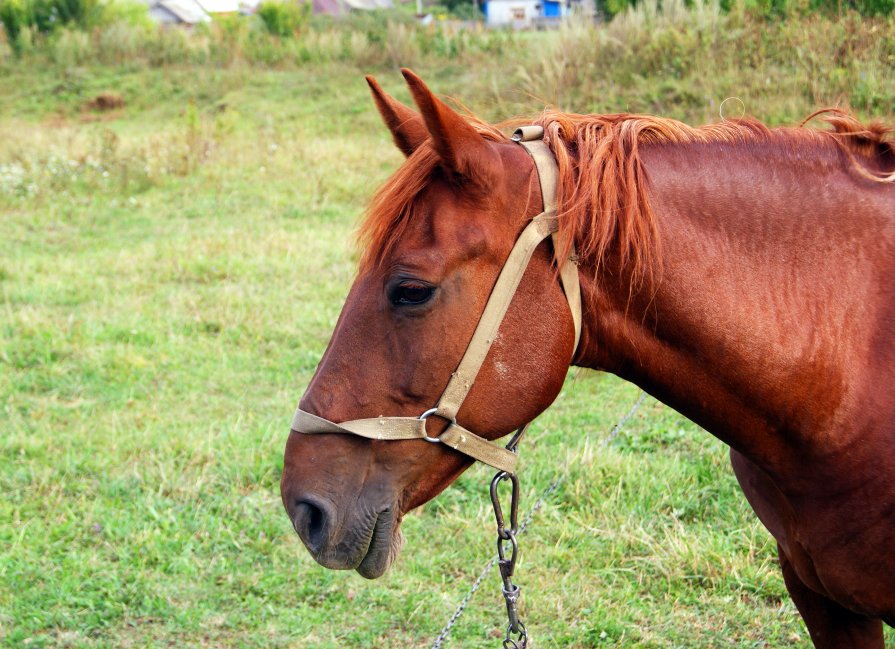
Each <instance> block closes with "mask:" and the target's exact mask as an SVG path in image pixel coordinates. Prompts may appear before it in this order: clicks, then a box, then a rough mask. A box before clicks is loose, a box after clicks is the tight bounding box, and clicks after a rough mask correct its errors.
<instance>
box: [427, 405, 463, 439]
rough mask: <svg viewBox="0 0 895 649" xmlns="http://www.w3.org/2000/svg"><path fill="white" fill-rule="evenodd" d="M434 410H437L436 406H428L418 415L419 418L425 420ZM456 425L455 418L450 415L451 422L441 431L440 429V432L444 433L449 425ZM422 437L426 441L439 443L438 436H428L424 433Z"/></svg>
mask: <svg viewBox="0 0 895 649" xmlns="http://www.w3.org/2000/svg"><path fill="white" fill-rule="evenodd" d="M436 412H438V408H429V409H428V410H427V411H426V412H424V413H423V414H421V415H420V416H419V420H420V421H426V420H427V419H428V418H429V417H430V416H432V415H434V414H435V413H436ZM439 416H440V415H439ZM456 425H457V418H456V417H452V418H451V423H449V424H448V427H447V428H445V429H444V430H443V431H441V434H442V435H444V433H445V432H446V431H447V429H448V428H450V427H451V426H456ZM423 430H425V427H424V428H423ZM423 439H424V440H426V441H427V442H431V443H433V444H441V438H440V437H429V435H428V434H426V435H423Z"/></svg>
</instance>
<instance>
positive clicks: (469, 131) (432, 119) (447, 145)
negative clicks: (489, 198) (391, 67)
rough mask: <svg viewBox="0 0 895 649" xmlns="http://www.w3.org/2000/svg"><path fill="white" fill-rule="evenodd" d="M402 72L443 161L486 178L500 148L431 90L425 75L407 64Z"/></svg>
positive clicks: (475, 177) (459, 170)
mask: <svg viewBox="0 0 895 649" xmlns="http://www.w3.org/2000/svg"><path fill="white" fill-rule="evenodd" d="M401 74H403V75H404V79H405V80H406V81H407V85H408V87H409V88H410V93H411V94H412V95H413V100H414V101H415V102H416V105H417V106H418V107H419V109H420V113H421V114H422V116H423V120H425V122H426V128H427V129H428V130H429V135H430V136H431V137H432V145H433V146H434V147H435V151H436V152H437V153H438V155H439V157H440V158H441V160H442V162H443V163H444V165H445V166H446V167H447V168H448V169H450V170H452V171H455V172H456V173H458V174H460V175H462V176H464V177H466V178H469V179H472V180H480V181H486V180H487V179H488V178H489V177H490V175H491V174H490V172H491V171H492V169H493V168H494V165H496V164H497V152H496V151H495V150H494V149H493V148H492V147H491V146H490V145H489V144H488V143H487V142H486V141H485V138H483V137H482V136H481V135H480V134H479V132H478V131H476V130H475V128H473V127H472V126H471V125H470V124H469V122H467V121H466V120H465V119H464V118H463V117H461V116H460V115H459V114H458V113H457V112H456V111H454V110H453V109H452V108H450V107H449V106H448V105H447V104H445V103H444V102H443V101H441V100H440V99H438V97H436V96H435V95H434V94H432V91H431V90H429V88H428V87H426V84H425V83H423V80H422V79H420V78H419V77H418V76H416V75H415V74H414V73H413V72H411V71H410V70H408V69H407V68H402V69H401Z"/></svg>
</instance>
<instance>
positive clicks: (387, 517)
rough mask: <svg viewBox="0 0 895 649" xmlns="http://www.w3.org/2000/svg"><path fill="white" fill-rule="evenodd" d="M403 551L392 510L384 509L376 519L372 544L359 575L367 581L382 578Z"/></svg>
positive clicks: (371, 539)
mask: <svg viewBox="0 0 895 649" xmlns="http://www.w3.org/2000/svg"><path fill="white" fill-rule="evenodd" d="M400 549H401V533H400V532H399V531H398V529H397V521H396V520H395V516H394V515H393V513H392V510H391V509H384V510H382V511H381V512H379V516H377V517H376V523H375V524H374V525H373V530H372V531H371V532H370V544H369V546H368V547H367V552H366V554H365V555H364V558H363V559H361V562H360V563H359V564H358V566H357V568H355V570H357V572H358V574H359V575H361V576H362V577H365V578H367V579H376V578H377V577H381V576H382V575H383V574H384V573H385V571H386V570H388V567H389V566H390V565H391V563H392V561H393V560H394V558H395V557H396V556H397V554H398V551H399V550H400Z"/></svg>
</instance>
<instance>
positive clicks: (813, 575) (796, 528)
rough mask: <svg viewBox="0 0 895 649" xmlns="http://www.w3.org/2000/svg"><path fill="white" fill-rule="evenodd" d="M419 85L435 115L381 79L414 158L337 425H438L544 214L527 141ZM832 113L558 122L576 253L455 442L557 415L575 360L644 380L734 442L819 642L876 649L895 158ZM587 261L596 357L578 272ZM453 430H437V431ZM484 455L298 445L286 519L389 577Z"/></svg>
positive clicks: (889, 431) (336, 361)
mask: <svg viewBox="0 0 895 649" xmlns="http://www.w3.org/2000/svg"><path fill="white" fill-rule="evenodd" d="M404 76H405V78H406V80H407V83H408V85H409V87H410V91H411V93H412V96H413V98H414V100H415V102H416V104H417V106H418V108H419V113H417V112H416V111H413V110H411V109H410V108H408V107H406V106H403V105H402V104H400V103H398V102H397V101H395V100H394V99H392V98H391V97H389V96H387V95H386V94H384V93H383V92H382V90H381V89H380V88H379V86H378V85H377V84H376V83H375V81H373V80H372V79H368V81H369V83H370V86H371V88H372V90H373V96H374V99H375V100H376V104H377V107H378V108H379V112H380V113H381V114H382V116H383V118H384V120H385V123H386V125H387V126H388V128H389V129H390V131H391V133H392V135H393V137H394V140H395V143H396V144H397V145H398V147H399V148H400V149H401V150H402V151H403V152H404V153H405V154H406V156H407V160H406V162H405V163H404V165H403V166H401V168H400V169H399V170H398V171H397V173H396V174H395V175H394V176H393V177H392V178H391V179H390V180H389V181H388V182H387V183H386V185H385V186H384V187H382V188H381V189H380V190H379V192H378V193H377V194H376V196H375V198H374V199H373V202H372V205H371V208H370V211H369V214H368V216H367V219H366V222H365V223H364V226H363V228H362V233H363V235H364V238H365V241H366V244H367V248H366V252H365V254H364V255H363V257H362V260H361V264H360V269H359V272H358V276H357V278H356V280H355V282H354V285H353V286H352V288H351V291H350V293H349V295H348V298H347V300H346V302H345V306H344V309H343V311H342V314H341V316H340V317H339V320H338V323H337V325H336V329H335V332H334V334H333V337H332V340H331V341H330V344H329V347H328V348H327V350H326V353H325V354H324V356H323V359H322V360H321V361H320V365H319V367H318V368H317V372H316V374H315V375H314V378H313V380H312V381H311V384H310V385H309V386H308V389H307V391H306V392H305V394H304V396H303V397H302V400H301V404H300V408H301V409H302V410H303V411H305V412H306V413H312V414H313V415H319V416H320V417H321V418H322V419H321V420H320V421H324V422H346V421H349V420H356V419H358V418H375V417H378V416H380V415H386V416H388V417H393V416H404V417H406V418H410V417H418V416H419V415H420V414H421V413H423V412H424V411H426V410H428V409H430V408H431V407H432V404H433V403H434V402H435V401H436V400H437V399H438V397H439V395H440V394H442V392H443V391H444V390H445V386H446V385H447V384H448V382H449V380H451V377H452V372H454V371H455V368H457V364H458V361H459V359H460V358H461V357H463V355H464V350H466V348H467V344H468V343H469V341H470V338H471V336H472V335H473V331H474V330H475V329H476V325H477V322H478V319H479V315H478V314H480V313H482V311H483V309H484V308H485V304H486V302H487V301H488V299H489V294H490V293H491V291H492V287H493V286H494V285H495V279H496V278H497V276H498V273H499V272H500V270H501V267H502V266H503V264H504V262H505V260H506V259H507V257H508V255H509V253H510V250H511V249H512V248H513V246H514V242H515V241H516V239H517V237H518V236H519V234H520V232H521V231H522V230H523V228H525V226H526V223H527V222H528V221H529V220H531V219H532V217H533V216H534V215H536V214H538V213H539V212H541V206H542V197H541V188H540V185H539V181H538V174H537V172H536V169H535V165H534V164H533V162H532V158H531V157H530V156H529V155H528V154H527V152H526V151H525V150H523V148H522V147H520V146H519V145H518V144H516V143H514V142H511V141H510V140H508V139H507V138H506V137H505V136H504V135H502V134H501V132H500V131H498V130H497V129H496V128H494V127H491V126H489V125H487V124H484V123H482V122H480V121H478V120H476V119H474V118H471V117H461V116H460V115H458V114H457V113H456V112H454V111H453V110H452V109H450V108H449V107H448V106H446V105H445V104H444V103H443V102H441V101H440V100H439V99H437V98H436V97H435V96H434V95H433V94H432V93H431V92H430V91H429V89H428V88H427V87H426V86H425V85H424V84H423V82H422V81H421V80H420V79H419V78H418V77H416V76H415V75H413V73H411V72H409V71H406V70H405V71H404ZM825 119H826V121H827V122H828V123H829V124H830V126H831V128H828V129H826V130H815V129H808V128H797V129H773V130H771V129H768V128H766V127H765V126H763V125H762V124H760V123H759V122H757V121H752V120H740V121H724V122H721V123H718V124H714V125H711V126H704V127H701V128H690V127H688V126H685V125H683V124H681V123H678V122H675V121H672V120H668V119H661V118H657V117H648V116H638V115H603V116H584V115H573V114H565V113H558V112H549V111H548V112H546V113H544V114H543V115H542V116H540V117H539V118H538V119H537V120H536V124H538V125H540V126H542V127H543V129H544V133H545V135H544V140H545V141H546V143H547V145H548V146H549V147H550V150H551V151H552V153H553V156H554V157H555V159H556V162H557V164H558V169H559V174H558V183H557V200H558V217H559V218H558V221H559V233H558V239H557V242H556V244H555V245H553V246H552V245H551V244H550V243H549V242H545V243H543V244H541V245H539V246H538V248H537V249H536V250H535V253H534V256H533V258H532V260H531V263H530V264H529V266H528V268H527V270H526V271H525V275H524V277H523V278H522V281H521V283H520V284H519V287H518V290H517V291H516V293H515V296H514V297H513V299H512V303H511V304H510V307H509V310H508V312H507V314H506V317H505V318H504V319H503V323H502V325H501V326H500V329H499V333H498V334H497V335H496V336H495V337H494V340H493V341H490V340H489V341H488V342H489V343H491V342H493V344H492V345H491V347H490V350H489V351H488V352H487V357H486V358H485V359H484V363H483V364H482V367H481V370H480V372H479V373H478V376H477V378H475V381H474V384H473V385H471V386H468V388H469V394H468V398H467V399H466V400H465V402H463V405H462V407H461V408H460V410H459V413H457V416H456V422H457V423H456V425H458V426H462V427H463V428H464V429H465V430H468V431H474V432H475V433H476V434H477V435H479V436H481V437H484V438H487V439H489V440H492V439H496V438H499V437H501V436H503V435H506V434H507V433H509V432H511V431H512V430H513V429H514V428H516V427H518V426H520V425H522V424H524V423H526V422H528V421H530V420H531V419H533V418H534V417H535V416H537V415H538V413H540V412H541V411H543V410H544V409H546V408H547V407H548V406H549V405H550V403H551V402H552V401H553V400H554V398H555V397H556V395H557V394H558V392H559V390H560V387H561V385H562V383H563V379H564V376H565V374H566V371H567V368H568V367H569V365H570V364H574V365H578V366H582V367H589V368H595V369H599V370H605V371H609V372H613V373H615V374H617V375H619V376H621V377H623V378H625V379H627V380H629V381H632V382H633V383H635V384H637V385H638V386H640V387H642V388H643V389H644V390H645V391H647V392H649V393H650V394H652V395H653V396H655V397H656V398H658V399H660V400H661V401H663V402H664V403H666V404H668V405H669V406H671V407H672V408H674V409H676V410H678V411H679V412H681V413H682V414H684V415H685V416H687V417H689V418H690V419H692V420H693V421H695V422H696V423H698V424H699V425H700V426H702V427H703V428H705V429H706V430H708V431H709V432H711V433H712V434H714V435H716V436H717V437H719V438H720V439H721V440H723V441H724V442H725V443H727V444H728V445H729V446H730V448H731V452H730V453H731V460H732V463H733V468H734V471H735V473H736V476H737V478H738V480H739V482H740V485H741V486H742V488H743V491H744V492H745V494H746V498H747V499H748V501H749V503H750V504H751V505H752V507H753V508H754V510H755V512H756V513H757V514H758V517H759V518H760V519H761V521H762V522H763V523H764V525H765V526H766V527H767V528H768V530H769V531H770V532H771V534H772V535H773V536H774V538H775V539H776V540H777V543H778V547H779V557H780V565H781V567H782V570H783V576H784V579H785V581H786V586H787V588H788V589H789V592H790V594H791V595H792V598H793V600H794V601H795V603H796V606H797V607H798V609H799V611H800V612H801V614H802V616H803V617H804V619H805V622H806V624H807V626H808V630H809V632H810V634H811V637H812V639H813V641H814V643H815V645H816V646H818V647H861V648H863V647H877V648H878V647H882V646H883V630H882V622H881V620H882V621H886V622H887V623H888V624H890V625H893V624H895V551H893V550H895V423H893V420H895V186H893V180H895V172H893V170H895V149H893V146H892V145H891V144H890V142H889V141H888V140H887V135H888V131H887V129H885V128H884V127H882V126H879V125H872V126H862V125H861V124H859V123H858V122H857V121H856V120H854V119H853V118H851V117H849V116H847V115H845V114H842V113H840V112H836V111H828V112H827V114H826V117H825ZM573 246H574V249H575V250H576V251H577V262H578V276H579V280H580V283H581V298H582V302H583V314H584V317H583V326H582V330H581V337H580V343H579V344H578V346H577V348H575V342H574V338H575V334H574V330H573V323H572V316H571V315H570V309H569V306H568V304H567V298H566V295H565V294H564V292H563V289H562V286H561V283H560V282H559V281H558V268H557V264H556V263H555V261H554V258H555V259H561V260H565V259H566V258H567V257H568V255H569V254H570V251H571V250H572V249H573ZM454 425H455V422H452V421H450V419H445V418H442V417H440V416H438V414H437V413H436V415H435V416H432V417H429V418H428V420H427V421H424V422H423V424H422V426H423V434H426V435H429V436H431V437H432V438H434V437H437V436H438V435H440V434H442V433H443V432H445V431H446V430H447V429H450V428H451V427H452V426H454ZM333 426H335V425H334V424H333ZM299 427H301V426H299ZM305 432H308V431H305ZM312 432H321V431H319V430H318V431H312ZM332 432H337V431H335V429H334V430H333V431H332ZM343 432H344V431H343ZM471 462H472V460H471V458H470V457H468V456H467V455H465V454H463V453H460V452H458V451H455V450H452V449H451V448H448V446H447V445H446V444H428V443H425V442H424V441H420V440H418V439H402V440H399V441H393V440H389V441H377V440H370V439H364V438H362V437H358V436H355V435H345V434H321V435H306V434H302V431H300V430H295V429H293V431H292V433H291V434H290V436H289V440H288V443H287V445H286V454H285V468H284V472H283V478H282V497H283V503H284V505H285V507H286V510H287V511H288V513H289V516H290V518H291V519H292V521H293V524H294V527H295V529H296V531H297V532H298V534H299V535H300V536H301V538H302V540H303V541H304V543H305V545H306V546H307V547H308V549H309V550H310V552H311V554H312V555H313V556H314V558H315V559H316V560H317V561H318V562H320V563H321V564H322V565H324V566H327V567H330V568H342V569H356V570H357V571H358V572H359V573H360V574H362V575H364V576H365V577H370V578H373V577H377V576H379V575H381V574H382V573H383V572H384V571H385V570H386V568H387V567H388V565H389V564H390V562H391V561H392V559H393V558H394V557H395V555H396V554H397V552H398V549H399V547H400V540H399V539H400V535H399V532H398V527H399V523H400V521H401V517H402V516H403V514H404V513H405V512H407V511H408V510H409V509H411V508H413V507H416V506H418V505H420V504H422V503H424V502H426V501H427V500H429V499H431V498H433V497H434V496H435V495H436V494H438V493H439V492H440V491H441V490H443V489H444V488H445V487H446V486H447V485H448V484H449V483H450V482H451V481H453V480H454V479H455V478H456V477H457V476H458V475H459V474H460V473H461V472H462V471H463V470H464V469H466V468H467V467H468V466H469V465H470V464H471Z"/></svg>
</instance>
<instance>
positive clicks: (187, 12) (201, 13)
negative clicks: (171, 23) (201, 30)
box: [150, 0, 211, 25]
mask: <svg viewBox="0 0 895 649" xmlns="http://www.w3.org/2000/svg"><path fill="white" fill-rule="evenodd" d="M156 7H159V8H161V9H164V10H166V11H168V12H169V13H171V14H173V15H174V17H176V18H177V20H179V21H180V22H182V23H187V24H189V25H195V24H196V23H203V22H208V21H209V20H211V18H210V17H209V16H208V14H207V13H206V12H205V10H204V9H203V8H202V5H200V4H199V3H198V2H197V1H196V0H156V1H155V2H153V3H151V5H150V12H151V10H152V9H154V8H156Z"/></svg>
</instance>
